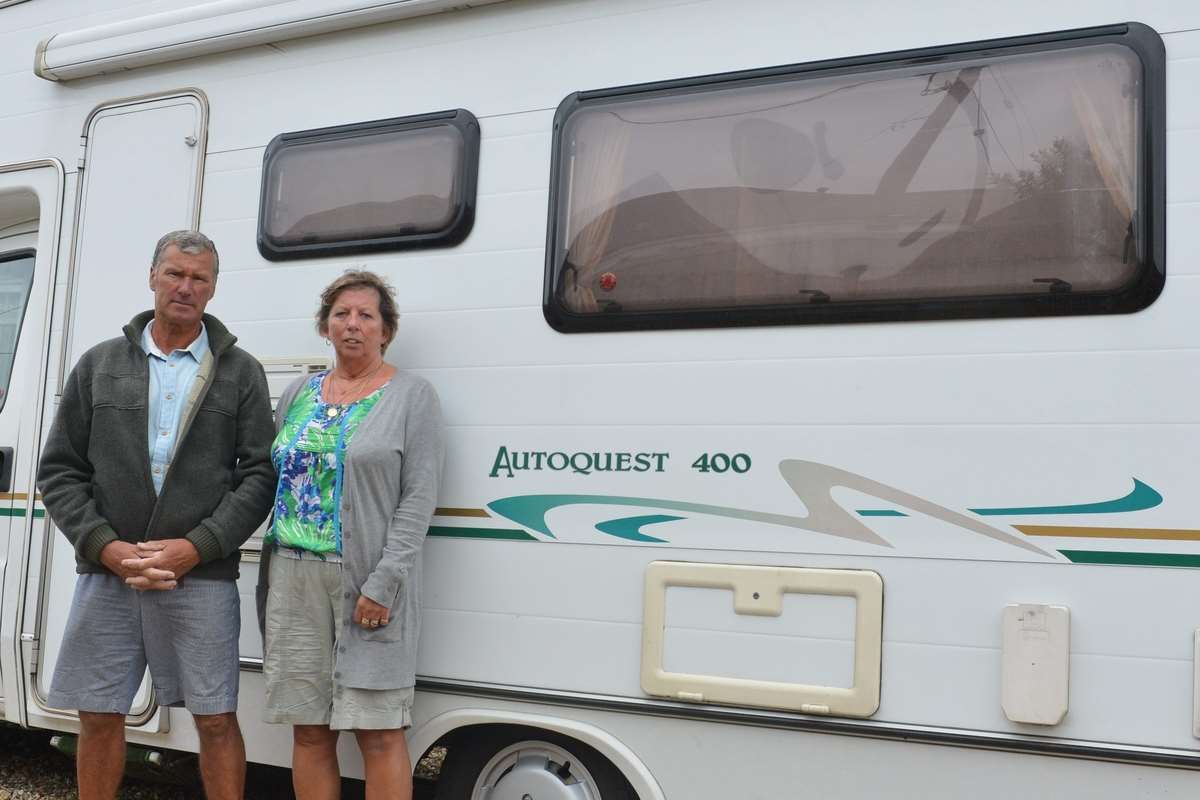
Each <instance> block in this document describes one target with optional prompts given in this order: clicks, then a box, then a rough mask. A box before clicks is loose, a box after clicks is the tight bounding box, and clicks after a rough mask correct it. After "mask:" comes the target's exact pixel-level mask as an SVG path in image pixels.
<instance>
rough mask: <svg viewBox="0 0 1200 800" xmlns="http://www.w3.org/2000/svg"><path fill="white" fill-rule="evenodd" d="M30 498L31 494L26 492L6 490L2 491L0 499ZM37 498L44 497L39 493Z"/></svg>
mask: <svg viewBox="0 0 1200 800" xmlns="http://www.w3.org/2000/svg"><path fill="white" fill-rule="evenodd" d="M28 499H29V495H28V494H26V493H25V492H4V493H0V500H28ZM37 499H38V500H41V499H42V496H41V495H40V494H39V495H38V496H37Z"/></svg>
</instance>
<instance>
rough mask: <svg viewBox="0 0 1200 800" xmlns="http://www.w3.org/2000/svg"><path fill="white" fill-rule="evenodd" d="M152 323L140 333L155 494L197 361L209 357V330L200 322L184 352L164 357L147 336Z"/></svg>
mask: <svg viewBox="0 0 1200 800" xmlns="http://www.w3.org/2000/svg"><path fill="white" fill-rule="evenodd" d="M153 324H154V320H150V321H149V322H147V323H146V327H145V329H144V330H143V331H142V349H143V350H145V351H146V356H147V357H148V358H149V360H150V393H149V397H148V398H147V400H148V401H149V407H148V408H147V409H146V411H147V413H146V418H147V420H148V423H149V425H148V430H147V434H148V438H149V445H150V477H151V479H153V481H154V492H155V493H156V494H157V493H158V492H161V491H162V485H163V478H165V477H166V475H167V467H169V466H170V465H171V457H172V456H173V455H174V454H175V445H176V439H178V437H179V421H180V419H181V418H182V416H183V406H184V404H185V403H186V402H187V397H188V394H189V393H190V392H191V391H192V384H193V383H195V381H196V373H198V372H199V371H200V362H201V361H203V360H204V356H206V355H207V354H208V331H207V330H206V329H205V327H204V323H200V335H199V336H197V337H196V338H195V340H193V341H192V343H191V344H190V345H188V346H187V349H186V350H176V351H174V352H172V353H171V355H169V356H168V355H164V354H163V351H162V350H159V349H158V345H156V344H155V343H154V337H152V336H151V335H150V327H151V326H152V325H153Z"/></svg>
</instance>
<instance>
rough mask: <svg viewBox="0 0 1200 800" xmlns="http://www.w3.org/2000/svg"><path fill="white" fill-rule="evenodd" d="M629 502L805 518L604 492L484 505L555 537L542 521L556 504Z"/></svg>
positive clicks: (737, 515) (735, 515)
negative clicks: (613, 494)
mask: <svg viewBox="0 0 1200 800" xmlns="http://www.w3.org/2000/svg"><path fill="white" fill-rule="evenodd" d="M577 504H582V505H596V506H632V507H634V508H665V509H668V510H670V511H689V512H691V513H693V514H712V515H713V516H717V517H730V518H732V519H745V520H752V521H754V522H769V523H773V524H775V525H787V526H788V527H791V528H804V527H805V525H806V523H807V520H805V519H804V518H802V517H789V516H787V515H786V514H765V513H762V512H759V511H747V510H745V509H741V508H728V507H726V506H709V505H703V504H701V503H681V502H679V501H678V500H660V499H658V498H654V497H613V496H612V495H606V494H527V495H518V496H517V497H503V498H501V499H499V500H496V501H494V502H491V503H488V508H490V509H491V510H492V511H495V512H496V513H497V514H499V515H500V516H502V517H505V518H507V519H510V520H512V521H513V522H515V523H517V524H518V525H523V526H524V527H526V528H529V529H530V530H533V531H537V532H538V533H541V534H544V535H546V536H549V537H550V538H551V539H554V538H556V537H555V536H554V534H553V533H551V532H550V528H549V527H548V526H547V525H546V514H547V513H549V512H550V511H551V510H553V509H555V508H558V507H559V506H569V505H577Z"/></svg>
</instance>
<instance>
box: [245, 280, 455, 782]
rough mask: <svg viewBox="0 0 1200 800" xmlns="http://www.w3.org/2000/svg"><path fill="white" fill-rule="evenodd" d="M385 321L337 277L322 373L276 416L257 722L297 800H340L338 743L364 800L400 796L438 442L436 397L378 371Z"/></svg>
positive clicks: (418, 384)
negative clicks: (279, 738) (273, 732)
mask: <svg viewBox="0 0 1200 800" xmlns="http://www.w3.org/2000/svg"><path fill="white" fill-rule="evenodd" d="M398 319H399V315H398V314H397V312H396V304H395V300H394V298H393V291H392V288H391V287H390V286H388V285H387V284H386V283H385V282H384V281H383V280H382V279H381V278H380V277H379V276H378V275H375V274H374V273H371V272H365V271H351V272H347V273H345V274H344V275H342V276H341V277H340V278H338V279H337V280H335V281H334V282H333V283H332V284H330V285H329V286H328V287H327V288H326V289H325V291H324V292H322V294H321V307H320V310H319V311H318V312H317V330H318V331H319V332H320V333H321V335H322V336H324V337H325V338H326V339H328V341H329V342H330V344H332V345H333V348H334V351H335V352H336V354H337V360H336V363H335V366H334V367H333V369H331V370H329V371H327V372H322V373H319V374H317V375H312V376H304V377H301V378H300V379H298V380H296V381H295V382H294V383H293V384H292V385H291V386H290V387H288V389H287V391H285V392H284V394H283V397H282V398H281V399H280V401H279V407H278V409H277V410H276V412H275V428H276V437H275V443H274V446H273V448H272V456H273V459H274V462H275V467H276V469H277V470H278V473H279V484H278V487H277V489H276V494H275V508H274V517H273V519H272V522H271V527H270V529H269V531H268V532H267V536H266V545H265V546H264V548H263V562H262V564H261V566H260V571H259V597H260V622H262V623H263V624H264V634H263V636H264V642H265V647H264V659H263V671H264V673H265V676H266V683H267V702H266V711H265V713H264V716H265V719H266V721H267V722H275V723H286V724H290V725H292V726H293V729H292V730H293V736H292V741H293V750H292V765H293V772H292V781H293V784H294V786H295V790H296V796H297V798H299V800H327V798H337V797H338V793H339V788H340V785H341V778H340V771H339V769H338V762H337V739H338V735H339V732H340V731H343V730H352V731H354V735H355V737H356V739H357V740H358V746H359V749H360V750H361V751H362V755H363V762H364V765H365V768H366V784H367V798H369V800H374V799H375V798H379V799H380V800H382V799H383V798H387V799H388V800H394V799H395V798H402V799H404V800H407V799H408V798H411V797H412V768H411V763H410V760H409V755H408V747H407V744H406V743H405V739H404V728H406V727H408V726H409V725H411V724H412V723H411V717H410V709H411V707H412V698H413V684H414V682H415V681H414V677H415V670H416V644H417V634H418V629H419V627H420V595H421V560H420V554H421V545H422V543H423V542H424V539H425V533H426V531H427V529H428V527H429V520H430V517H431V516H432V515H433V509H434V504H435V500H436V498H437V488H438V476H439V475H440V473H441V467H442V455H443V442H442V422H441V411H440V409H439V406H438V399H437V395H436V394H435V392H434V390H433V388H432V387H431V386H430V385H429V383H428V382H426V381H425V380H424V379H422V378H418V377H416V376H414V375H409V374H407V373H404V372H400V371H398V370H397V369H396V368H395V367H393V366H391V365H390V364H388V363H387V362H385V361H384V360H383V355H384V352H385V351H386V350H387V347H388V345H389V344H390V343H391V341H392V338H393V337H394V336H395V334H396V325H397V322H398ZM264 600H265V608H263V607H262V601H264Z"/></svg>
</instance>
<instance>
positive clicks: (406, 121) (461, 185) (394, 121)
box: [257, 108, 479, 261]
mask: <svg viewBox="0 0 1200 800" xmlns="http://www.w3.org/2000/svg"><path fill="white" fill-rule="evenodd" d="M443 126H450V127H453V128H455V129H457V130H458V133H459V135H460V136H462V140H463V152H462V162H461V163H460V164H459V170H460V176H461V180H459V182H458V186H457V189H456V191H455V193H454V196H453V197H452V198H451V200H452V202H453V203H454V205H455V206H456V207H457V208H458V213H457V214H455V215H454V217H453V218H452V219H451V220H450V222H449V223H448V224H447V225H446V226H445V227H443V228H441V229H439V230H436V231H429V232H424V233H407V234H398V235H395V236H377V237H371V238H367V239H344V240H339V241H336V242H308V243H304V244H287V245H284V244H279V243H277V242H275V241H273V240H272V239H271V238H270V237H269V236H268V235H267V233H266V219H267V183H268V179H269V177H270V170H269V167H270V164H271V161H272V159H274V158H275V157H276V156H278V155H279V154H280V153H281V152H284V151H286V150H287V148H289V147H294V146H297V145H307V144H314V143H318V142H330V141H335V140H338V139H353V138H358V137H365V136H371V135H379V134H388V133H400V132H404V131H417V130H426V129H429V128H436V127H443ZM478 180H479V120H478V119H477V118H476V117H475V115H474V114H472V113H471V112H470V111H467V110H466V109H462V108H459V109H454V110H451V111H439V112H436V113H432V114H418V115H414V116H407V117H392V118H390V119H380V120H372V121H370V122H356V123H352V124H349V125H335V126H332V127H328V128H313V129H310V130H306V131H294V132H291V133H281V134H279V135H278V136H276V137H275V138H274V139H272V140H271V141H270V143H269V144H268V145H267V149H266V151H265V152H264V153H263V166H262V181H261V183H260V187H259V196H258V235H257V241H258V252H259V253H261V254H262V256H263V258H266V259H267V260H269V261H286V260H290V259H297V258H313V257H319V256H333V255H347V254H351V253H377V252H381V251H386V250H415V249H421V248H437V247H453V246H454V245H457V244H459V243H460V242H462V241H463V240H464V239H466V238H467V236H468V234H470V232H471V228H472V227H473V226H474V224H475V203H476V189H477V185H478Z"/></svg>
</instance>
